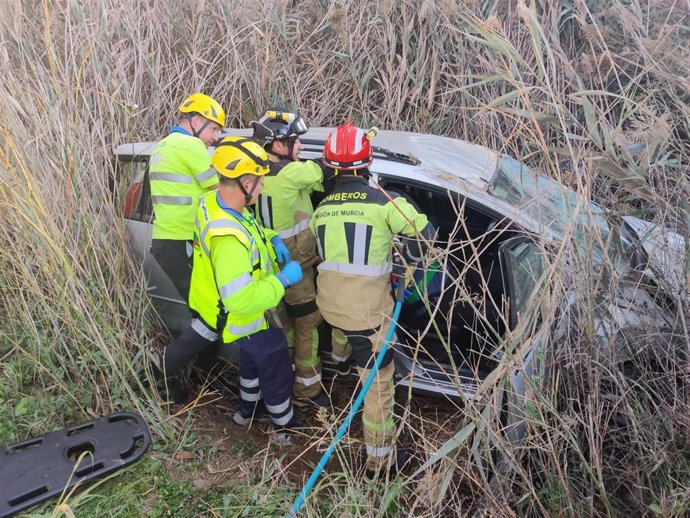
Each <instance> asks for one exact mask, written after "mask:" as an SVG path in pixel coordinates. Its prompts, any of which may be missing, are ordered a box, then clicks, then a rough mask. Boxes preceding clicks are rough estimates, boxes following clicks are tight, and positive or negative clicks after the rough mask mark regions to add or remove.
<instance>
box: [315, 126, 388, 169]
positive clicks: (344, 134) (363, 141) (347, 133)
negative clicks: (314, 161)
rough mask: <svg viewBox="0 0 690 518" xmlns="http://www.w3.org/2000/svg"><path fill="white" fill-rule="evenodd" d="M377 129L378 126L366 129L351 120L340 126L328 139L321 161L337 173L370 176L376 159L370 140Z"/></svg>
mask: <svg viewBox="0 0 690 518" xmlns="http://www.w3.org/2000/svg"><path fill="white" fill-rule="evenodd" d="M377 131H378V130H377V129H376V128H371V129H370V130H368V131H365V130H363V129H361V128H358V127H357V126H355V125H354V124H352V123H351V122H346V123H345V124H343V125H342V126H338V127H337V128H336V129H335V131H332V132H331V133H330V134H329V135H328V138H327V139H326V145H325V146H324V148H323V158H322V160H321V161H322V162H323V164H324V165H325V166H326V167H329V168H331V169H335V172H336V174H350V175H359V176H368V174H369V166H370V165H371V163H372V162H373V161H374V153H373V151H372V148H371V142H370V141H371V139H373V138H374V137H375V136H376V132H377Z"/></svg>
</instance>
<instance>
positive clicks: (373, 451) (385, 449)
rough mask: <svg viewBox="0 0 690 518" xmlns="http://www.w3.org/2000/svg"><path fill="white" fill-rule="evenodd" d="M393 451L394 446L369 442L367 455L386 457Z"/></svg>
mask: <svg viewBox="0 0 690 518" xmlns="http://www.w3.org/2000/svg"><path fill="white" fill-rule="evenodd" d="M391 453H393V447H392V446H376V447H374V446H369V445H368V444H367V455H369V456H371V457H386V456H388V455H390V454H391Z"/></svg>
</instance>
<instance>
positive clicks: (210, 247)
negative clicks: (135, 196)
mask: <svg viewBox="0 0 690 518" xmlns="http://www.w3.org/2000/svg"><path fill="white" fill-rule="evenodd" d="M217 196H219V194H218V193H217V191H213V192H211V193H209V194H207V195H206V196H204V197H203V198H202V200H201V203H200V204H199V211H198V217H197V227H196V228H197V230H196V235H195V237H194V266H193V268H192V285H191V288H190V293H189V306H190V308H191V309H192V310H193V311H195V312H197V313H198V314H199V316H200V318H201V319H202V320H203V321H204V323H205V324H206V325H207V326H208V327H209V328H210V329H217V328H218V327H220V325H223V329H222V339H223V342H224V343H230V342H234V341H235V340H237V339H239V338H241V337H243V336H247V335H250V334H253V333H255V332H257V331H260V330H262V329H266V328H268V324H267V322H266V319H265V318H264V311H266V310H269V309H272V308H274V307H276V306H277V305H278V303H279V302H280V300H281V299H282V297H283V295H284V293H285V289H284V288H283V285H282V284H281V283H280V281H279V280H278V278H277V277H276V276H275V273H276V270H277V267H276V257H275V252H274V251H273V247H272V245H271V244H270V239H271V237H273V236H274V235H275V232H273V231H271V230H269V229H261V228H260V227H259V226H258V224H257V223H256V221H255V220H254V219H253V217H252V215H251V214H250V213H249V211H248V210H247V209H244V211H243V213H242V215H243V216H244V218H245V219H244V220H240V219H239V218H238V217H236V216H234V215H233V214H230V213H228V212H226V211H225V210H223V209H222V208H221V207H220V205H219V204H218V201H217Z"/></svg>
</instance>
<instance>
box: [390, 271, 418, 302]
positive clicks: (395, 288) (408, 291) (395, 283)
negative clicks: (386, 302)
mask: <svg viewBox="0 0 690 518" xmlns="http://www.w3.org/2000/svg"><path fill="white" fill-rule="evenodd" d="M401 279H402V281H403V282H405V279H404V277H396V278H395V279H394V280H393V282H392V283H391V284H392V285H393V293H394V294H395V298H396V300H397V298H398V281H399V280H401ZM412 291H413V290H412V288H408V287H406V288H405V289H404V290H403V302H407V299H409V298H410V295H412Z"/></svg>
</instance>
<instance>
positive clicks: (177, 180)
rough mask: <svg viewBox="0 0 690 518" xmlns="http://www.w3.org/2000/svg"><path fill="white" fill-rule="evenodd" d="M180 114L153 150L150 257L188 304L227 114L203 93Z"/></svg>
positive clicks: (190, 99)
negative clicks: (199, 218)
mask: <svg viewBox="0 0 690 518" xmlns="http://www.w3.org/2000/svg"><path fill="white" fill-rule="evenodd" d="M179 112H180V119H179V121H178V123H177V124H176V125H175V126H173V127H172V128H171V130H170V133H169V134H168V136H167V137H165V138H164V139H163V140H161V141H160V142H159V143H158V144H157V145H156V147H155V148H154V149H153V152H152V154H151V159H150V164H149V178H150V182H151V201H152V202H153V211H154V216H155V218H154V220H153V241H152V242H151V254H152V255H153V257H154V258H155V259H156V262H158V264H159V265H160V267H161V268H162V269H163V271H164V272H165V274H166V275H167V276H168V277H169V278H170V280H171V281H172V283H173V284H174V285H175V287H176V288H177V290H178V291H179V293H180V295H181V296H182V298H183V299H184V300H185V302H186V301H187V297H188V295H189V283H190V277H191V269H192V238H193V234H194V220H195V218H196V211H197V208H198V206H199V198H200V197H201V196H203V194H204V193H206V192H208V191H209V190H211V189H215V188H216V187H217V184H218V176H217V174H216V172H215V171H214V170H213V169H212V168H211V157H210V155H209V153H208V147H209V146H210V145H212V144H213V143H214V142H215V141H216V140H217V139H218V136H219V134H220V131H221V130H222V129H223V126H224V125H225V112H224V111H223V108H222V107H221V106H220V104H218V102H217V101H215V100H214V99H213V98H211V97H209V96H208V95H205V94H202V93H195V94H192V95H190V96H189V97H188V98H187V99H185V100H184V101H183V102H182V104H181V105H180V107H179Z"/></svg>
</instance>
